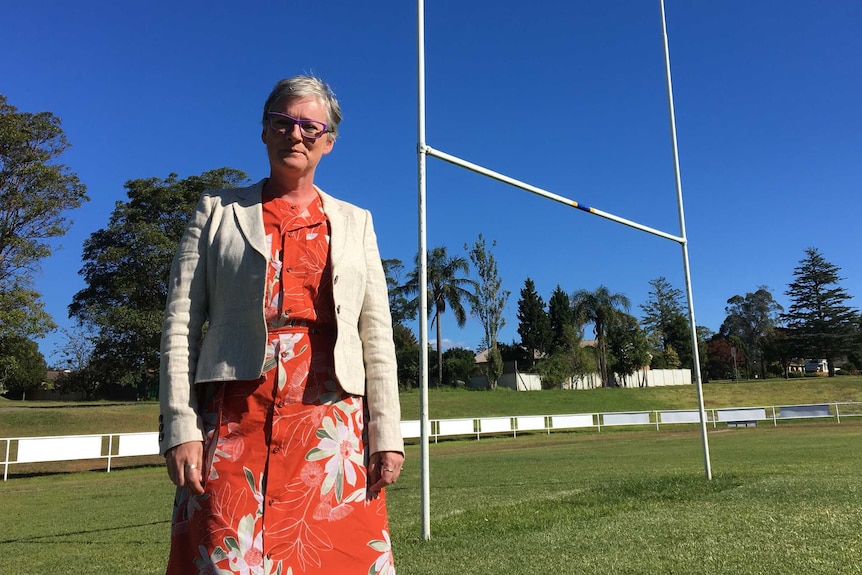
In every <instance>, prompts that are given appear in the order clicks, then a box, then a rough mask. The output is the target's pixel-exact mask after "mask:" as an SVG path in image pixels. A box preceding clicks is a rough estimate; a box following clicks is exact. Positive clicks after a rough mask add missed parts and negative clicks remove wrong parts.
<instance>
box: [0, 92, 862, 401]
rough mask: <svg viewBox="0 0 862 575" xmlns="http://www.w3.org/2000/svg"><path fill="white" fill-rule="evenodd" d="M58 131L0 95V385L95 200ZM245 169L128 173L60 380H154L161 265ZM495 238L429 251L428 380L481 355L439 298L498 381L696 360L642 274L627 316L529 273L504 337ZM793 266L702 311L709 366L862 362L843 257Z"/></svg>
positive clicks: (401, 353) (673, 298)
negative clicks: (44, 264) (67, 158)
mask: <svg viewBox="0 0 862 575" xmlns="http://www.w3.org/2000/svg"><path fill="white" fill-rule="evenodd" d="M68 146H69V143H68V141H67V140H66V138H65V135H64V134H63V131H62V129H61V125H60V120H59V118H57V117H56V116H54V115H53V114H51V113H50V112H42V113H37V114H31V113H27V112H20V111H18V110H17V109H16V108H15V107H14V106H11V105H9V104H8V103H7V102H6V99H5V97H3V96H2V95H0V391H2V390H25V389H29V388H31V387H33V386H36V385H38V384H39V383H41V381H42V379H43V378H44V373H45V369H46V362H45V359H44V357H43V356H42V354H41V353H40V352H39V350H38V346H37V345H36V343H35V341H34V340H35V339H38V338H40V337H43V336H44V335H45V334H46V333H48V332H49V331H52V330H54V329H56V325H55V324H54V322H53V320H52V319H51V318H50V317H49V315H48V314H47V313H46V312H45V310H44V305H43V303H42V301H41V295H40V294H39V293H38V292H37V291H36V290H35V288H34V280H33V278H34V274H35V273H36V272H37V271H38V270H39V262H40V261H41V260H43V259H44V258H46V257H48V256H49V255H51V253H52V244H51V242H50V240H52V239H54V238H58V237H61V236H62V235H64V234H65V233H66V231H67V230H68V228H69V225H70V220H69V213H70V212H71V210H73V209H75V208H77V207H79V206H80V205H82V203H83V202H85V201H88V199H89V198H88V197H87V195H86V188H85V186H84V185H83V184H82V183H81V182H80V181H79V179H78V177H77V176H76V175H75V174H74V172H72V171H71V170H70V169H69V168H68V167H67V166H65V165H63V164H62V163H60V162H59V161H58V158H59V156H60V155H61V154H62V153H63V151H64V150H65V149H67V148H68ZM248 181H249V179H248V177H247V175H246V174H245V173H243V172H241V171H239V170H235V169H232V168H227V167H225V168H219V169H216V170H211V171H207V172H204V173H202V174H200V175H197V176H190V177H187V178H183V179H181V178H180V177H179V176H178V175H176V174H169V175H168V176H167V177H166V178H158V177H153V178H145V179H135V180H129V181H127V182H126V183H125V185H124V188H125V192H126V194H125V195H126V199H125V200H124V201H118V202H117V203H116V204H115V207H114V210H113V211H112V213H111V215H110V217H109V219H108V222H107V223H106V225H105V226H104V227H103V228H101V229H99V230H97V231H95V232H93V233H92V234H91V235H90V236H89V238H88V239H87V240H86V241H85V243H84V246H83V248H84V249H83V256H82V267H81V269H80V271H79V274H80V275H81V277H82V278H83V279H84V282H85V287H84V288H83V289H82V290H80V291H79V292H78V293H76V294H75V295H74V297H73V299H72V302H71V303H70V304H69V306H68V311H69V317H70V318H72V319H74V320H75V322H76V324H75V327H74V328H72V329H68V330H63V333H64V340H63V343H62V344H61V345H60V346H59V347H58V349H57V350H56V353H57V355H58V356H59V358H60V360H59V363H58V364H57V365H55V366H54V367H55V368H57V369H60V370H62V371H64V372H65V375H64V376H63V377H62V378H61V379H60V380H58V382H57V386H58V387H59V388H61V389H63V390H67V391H81V392H84V393H85V394H86V395H88V396H96V395H100V394H102V395H104V394H106V393H109V392H110V391H111V389H112V388H115V387H125V388H129V387H134V388H136V394H137V395H138V396H140V397H152V396H154V395H155V391H156V389H157V386H158V363H159V342H160V337H161V327H162V318H163V313H164V302H165V297H166V294H167V278H168V274H169V269H170V264H171V260H172V258H173V255H174V252H175V250H176V247H177V244H178V242H179V239H180V237H181V235H182V233H183V231H184V229H185V225H186V222H187V219H188V216H189V214H190V213H191V212H192V211H193V209H194V206H195V204H196V202H197V200H198V198H199V196H200V195H201V193H202V192H203V191H204V190H206V189H213V188H230V187H237V186H241V185H245V184H247V183H248ZM495 247H496V243H495V242H494V241H493V240H492V241H491V242H490V243H489V242H488V241H487V240H486V239H485V238H484V237H483V235H482V234H479V235H478V238H477V240H476V241H475V242H474V243H473V244H472V245H464V246H463V249H464V253H465V255H459V254H450V252H449V250H448V249H447V248H446V247H445V246H437V247H434V248H433V249H431V250H429V252H428V253H427V262H428V274H427V287H428V293H427V301H428V312H429V317H428V318H427V319H428V320H429V321H431V327H432V329H433V330H434V339H435V342H436V345H435V346H434V349H428V350H425V351H424V353H426V354H427V358H428V365H429V366H430V367H431V370H430V371H431V373H432V374H433V376H432V381H433V383H435V384H436V385H441V384H450V385H451V384H455V383H456V382H461V381H466V380H468V379H469V377H470V375H471V374H472V373H473V371H474V369H475V352H474V350H468V349H460V348H455V349H447V350H443V333H442V326H441V323H440V318H441V316H442V315H443V314H446V313H450V314H451V315H452V316H453V317H454V318H455V320H456V323H457V324H458V325H459V326H463V325H465V323H466V322H467V321H468V317H472V318H473V319H475V320H476V321H478V322H479V323H480V325H481V326H482V333H483V335H482V340H481V342H479V345H478V349H479V350H480V351H483V352H485V357H486V361H485V362H483V364H482V365H483V370H484V373H485V375H487V377H488V380H489V382H491V385H492V386H493V385H494V384H495V382H496V381H497V380H498V378H499V377H500V375H501V374H502V372H503V369H504V364H506V362H514V363H517V365H518V368H519V369H521V370H523V371H532V372H536V373H539V374H541V375H542V380H543V382H544V384H545V385H546V386H548V387H559V386H562V385H564V384H565V383H566V382H567V381H570V380H571V379H572V378H573V377H578V376H580V375H583V374H586V373H598V374H599V378H600V380H601V382H602V385H605V386H613V385H616V384H617V383H618V381H619V380H620V377H621V376H624V375H627V374H631V373H634V372H635V371H636V370H638V369H640V368H641V367H643V366H646V365H649V366H650V367H652V368H655V369H658V368H678V367H691V366H692V358H693V355H694V354H693V353H692V341H691V336H690V330H689V322H688V315H687V313H686V311H685V310H686V306H685V305H684V298H683V294H682V292H681V291H680V290H678V289H676V288H675V287H673V286H672V285H671V283H670V282H668V281H667V280H666V279H665V278H663V277H659V278H656V279H654V280H651V281H650V282H649V284H650V287H651V289H650V292H649V295H648V299H647V301H646V303H644V304H641V305H640V306H639V308H640V310H641V312H642V313H641V317H640V319H638V318H636V317H635V316H633V315H631V313H630V312H631V302H630V301H629V300H628V298H627V297H626V296H625V295H624V294H621V293H615V292H613V291H611V290H609V289H608V288H607V287H605V286H599V287H597V288H596V289H595V290H592V291H590V290H584V289H578V290H573V291H571V292H567V291H566V290H564V289H563V288H562V287H561V286H559V285H558V286H556V288H555V289H554V291H553V292H552V293H551V294H550V297H549V298H548V300H547V304H546V303H545V300H544V299H543V298H542V296H541V295H540V294H539V293H538V292H537V291H536V286H535V284H534V282H533V280H532V279H530V278H529V277H528V278H526V279H525V280H524V284H523V288H522V289H521V290H520V294H519V296H520V297H519V299H518V301H517V320H518V326H517V334H518V339H516V340H513V341H511V342H508V343H506V342H501V341H499V339H498V334H499V333H500V330H502V328H503V327H504V326H505V325H506V319H505V313H504V312H505V309H506V307H507V305H508V301H509V298H510V296H511V292H509V291H508V290H506V289H503V282H502V279H501V277H500V275H499V271H498V268H497V261H496V258H495V256H494V253H493V251H494V248H495ZM383 263H384V268H385V270H386V276H387V283H388V287H389V293H390V307H391V310H392V319H393V328H394V335H395V341H396V351H397V354H398V364H399V374H398V375H399V382H400V384H401V385H402V386H404V387H411V386H415V385H417V384H418V380H419V357H420V350H419V343H418V341H417V338H416V336H415V334H414V333H413V331H412V330H411V329H410V328H409V327H408V324H409V322H410V321H411V320H416V319H417V315H418V312H419V309H418V308H419V303H418V302H419V297H418V295H419V287H420V286H419V284H420V281H419V280H420V266H419V260H418V257H417V258H416V259H414V262H413V267H412V268H411V269H409V270H408V269H406V268H405V265H404V263H403V262H401V261H400V260H397V259H386V260H384V262H383ZM793 275H794V281H793V282H791V284H790V285H789V286H788V289H787V291H786V292H785V293H786V294H787V295H788V297H789V299H790V301H791V305H790V307H789V308H788V309H787V310H786V311H785V310H784V309H783V308H782V307H781V306H780V305H779V304H778V303H777V302H776V301H775V299H774V298H773V296H772V293H771V292H770V291H769V289H768V288H766V287H764V286H761V287H758V288H757V289H756V290H755V291H754V292H751V293H747V294H745V295H734V296H733V297H731V298H730V299H728V301H727V307H726V308H725V311H726V314H727V316H726V319H725V321H724V322H723V323H722V325H721V327H720V329H719V331H718V332H716V333H712V332H710V331H709V330H708V329H706V328H704V327H702V326H698V328H697V345H698V352H699V356H700V360H701V367H702V371H703V373H704V375H705V377H707V378H727V377H731V376H737V377H738V376H739V375H738V374H740V373H741V374H743V375H745V376H746V377H752V376H755V375H756V376H758V377H768V376H778V375H785V376H786V375H787V374H788V369H789V366H790V365H791V363H792V361H793V360H794V359H798V358H818V359H819V358H823V359H827V360H828V370H829V374H830V375H834V374H835V373H836V362H838V361H843V362H845V363H844V365H845V366H846V368H850V369H852V368H857V369H858V368H859V367H862V315H860V313H859V311H858V310H856V309H854V308H851V307H850V306H849V305H848V302H849V300H850V295H849V294H847V292H846V291H845V290H844V289H843V288H841V286H840V281H841V278H840V268H839V267H838V266H836V265H834V264H832V263H830V262H828V261H826V260H825V258H824V257H823V255H822V254H820V252H819V251H818V250H817V249H815V248H809V249H808V250H806V252H805V257H804V258H803V259H802V260H801V261H800V263H799V266H798V267H797V268H796V269H795V270H794V274H793ZM588 329H589V330H591V333H590V334H589V335H592V337H591V338H589V339H587V338H586V337H585V334H586V331H587V330H588ZM846 368H845V370H846Z"/></svg>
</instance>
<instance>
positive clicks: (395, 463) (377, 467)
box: [368, 451, 404, 493]
mask: <svg viewBox="0 0 862 575" xmlns="http://www.w3.org/2000/svg"><path fill="white" fill-rule="evenodd" d="M403 466H404V454H403V453H400V452H398V451H378V452H377V453H374V454H373V455H372V456H371V460H370V461H369V463H368V489H369V490H370V491H372V492H374V493H379V492H380V490H381V489H383V488H384V487H387V486H389V485H392V484H393V483H395V482H396V481H398V476H399V475H401V468H402V467H403Z"/></svg>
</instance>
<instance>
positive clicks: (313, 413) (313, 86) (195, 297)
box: [159, 76, 404, 575]
mask: <svg viewBox="0 0 862 575" xmlns="http://www.w3.org/2000/svg"><path fill="white" fill-rule="evenodd" d="M340 121H341V110H340V107H339V105H338V102H337V101H336V99H335V97H334V95H333V93H332V91H331V90H330V88H329V87H328V86H327V85H326V84H325V83H323V82H322V81H320V80H318V79H316V78H311V77H307V76H297V77H294V78H290V79H287V80H282V81H280V82H278V83H277V84H276V85H275V87H274V88H273V90H272V92H271V93H270V95H269V98H267V101H266V104H265V105H264V110H263V131H262V133H261V139H262V140H263V143H264V144H265V145H266V151H267V155H268V157H269V164H270V176H269V178H267V179H264V180H262V181H260V182H258V183H257V184H255V185H253V186H251V187H249V188H240V189H234V190H216V191H208V192H205V193H204V194H203V196H202V197H201V200H200V202H199V203H198V206H197V208H196V211H195V214H194V216H193V217H192V220H191V222H190V224H189V226H188V228H187V230H186V232H185V234H184V236H183V238H182V240H181V241H180V245H179V249H178V250H177V254H176V256H175V258H174V262H173V266H172V268H171V277H170V282H169V286H168V298H167V306H166V311H165V323H164V329H163V334H162V357H161V386H160V402H161V410H162V414H161V416H160V426H159V429H160V442H161V450H162V452H163V453H164V454H165V458H166V463H167V468H168V475H169V476H170V478H171V481H173V482H174V483H175V484H176V485H177V498H176V502H175V508H174V517H173V522H172V530H171V553H170V557H169V560H168V569H167V573H168V574H169V575H173V574H177V575H179V574H182V575H186V574H189V573H207V574H209V573H218V574H221V575H224V574H230V573H243V574H281V575H287V574H288V573H290V574H292V575H299V574H300V573H315V574H321V575H323V574H326V575H332V574H350V573H357V574H359V573H362V574H366V573H372V574H375V573H385V574H387V575H390V574H394V573H395V569H394V567H393V563H392V553H391V550H390V546H389V533H388V522H387V517H386V507H385V495H384V491H383V488H384V487H386V486H387V485H391V484H392V483H394V482H395V481H396V480H397V479H398V475H399V473H400V472H401V466H402V464H403V461H404V456H403V451H404V447H403V441H402V439H401V433H400V423H399V422H400V408H399V403H398V389H397V376H396V365H395V350H394V345H393V341H392V325H391V318H390V315H389V302H388V296H387V292H386V280H385V276H384V273H383V267H382V264H381V260H380V254H379V252H378V248H377V239H376V236H375V234H374V229H373V226H372V222H371V215H370V214H369V213H368V212H367V211H365V210H362V209H360V208H357V207H355V206H353V205H351V204H348V203H346V202H342V201H340V200H337V199H335V198H332V197H331V196H329V195H327V194H325V193H324V192H323V191H321V190H320V189H319V188H317V187H316V186H315V185H314V173H315V170H316V168H317V165H318V163H319V162H320V160H321V158H322V157H323V156H324V155H326V154H328V153H329V152H330V151H332V147H333V145H334V143H335V138H336V136H337V133H338V124H339V122H340ZM204 331H205V332H206V336H205V337H204V336H203V335H202V334H203V333H204Z"/></svg>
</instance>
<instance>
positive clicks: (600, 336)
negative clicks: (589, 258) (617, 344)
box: [572, 286, 631, 387]
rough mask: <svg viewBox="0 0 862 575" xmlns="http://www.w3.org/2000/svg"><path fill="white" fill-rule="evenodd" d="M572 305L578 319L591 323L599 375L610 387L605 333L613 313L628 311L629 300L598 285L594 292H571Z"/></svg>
mask: <svg viewBox="0 0 862 575" xmlns="http://www.w3.org/2000/svg"><path fill="white" fill-rule="evenodd" d="M572 306H573V307H574V310H575V314H576V316H577V317H578V319H579V321H581V322H583V323H587V322H590V323H592V324H593V331H594V332H595V334H596V358H597V359H598V362H599V376H600V377H601V378H602V386H603V387H610V385H611V381H610V378H609V374H608V351H607V343H606V342H605V335H606V332H607V328H608V325H609V324H610V320H611V318H612V317H613V315H614V314H616V313H617V312H618V311H625V312H628V311H629V308H630V307H631V302H629V298H627V297H626V296H625V295H623V294H621V293H611V292H609V291H608V288H606V287H605V286H599V287H598V288H597V289H596V291H594V292H591V291H587V290H578V291H576V292H575V293H574V294H572Z"/></svg>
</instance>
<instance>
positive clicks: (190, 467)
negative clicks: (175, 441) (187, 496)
mask: <svg viewBox="0 0 862 575" xmlns="http://www.w3.org/2000/svg"><path fill="white" fill-rule="evenodd" d="M203 459H204V443H203V441H190V442H188V443H181V444H179V445H177V446H176V447H171V448H170V449H168V450H167V452H166V453H165V463H167V466H168V477H170V478H171V481H172V482H173V484H174V485H176V486H177V487H185V488H186V489H188V490H189V491H190V492H191V493H192V494H193V495H203V492H204V470H203V464H204V461H203Z"/></svg>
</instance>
